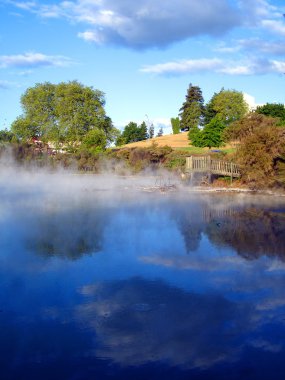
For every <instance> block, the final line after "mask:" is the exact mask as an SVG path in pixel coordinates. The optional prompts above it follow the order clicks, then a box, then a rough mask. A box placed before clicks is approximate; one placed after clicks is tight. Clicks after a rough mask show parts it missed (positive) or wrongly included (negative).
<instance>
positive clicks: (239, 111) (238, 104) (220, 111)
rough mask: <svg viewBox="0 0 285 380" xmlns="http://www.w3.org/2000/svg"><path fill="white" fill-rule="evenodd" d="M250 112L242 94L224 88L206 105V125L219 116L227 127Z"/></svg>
mask: <svg viewBox="0 0 285 380" xmlns="http://www.w3.org/2000/svg"><path fill="white" fill-rule="evenodd" d="M248 110H249V109H248V105H247V103H246V101H245V100H244V97H243V94H242V92H239V91H236V90H225V89H223V88H222V89H221V91H220V92H218V93H215V94H214V95H213V96H212V98H211V99H210V101H209V102H208V104H207V105H206V111H205V114H206V119H207V120H206V123H209V122H210V121H211V119H213V118H214V117H215V116H218V117H219V119H220V120H221V121H222V122H223V123H224V124H225V125H229V124H231V123H233V122H234V121H236V120H239V119H241V118H242V117H243V116H245V115H246V113H247V112H248Z"/></svg>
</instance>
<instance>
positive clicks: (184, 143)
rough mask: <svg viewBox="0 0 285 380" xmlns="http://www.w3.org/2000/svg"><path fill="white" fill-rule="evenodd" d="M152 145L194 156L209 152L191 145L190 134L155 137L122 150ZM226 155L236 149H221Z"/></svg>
mask: <svg viewBox="0 0 285 380" xmlns="http://www.w3.org/2000/svg"><path fill="white" fill-rule="evenodd" d="M152 144H156V145H157V146H165V145H167V146H170V147H171V148H173V149H182V150H187V151H189V153H193V154H195V153H196V154H205V153H208V152H209V149H208V148H197V147H194V146H192V145H190V142H189V140H188V132H182V133H179V134H177V135H165V136H160V137H154V138H152V139H149V140H144V141H138V142H134V143H129V144H126V145H123V146H122V147H121V148H147V147H150V146H151V145H152ZM219 150H222V151H224V152H226V153H231V152H232V151H233V150H234V149H233V148H232V146H230V145H226V146H225V147H223V148H219Z"/></svg>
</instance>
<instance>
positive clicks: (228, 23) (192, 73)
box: [0, 0, 285, 133]
mask: <svg viewBox="0 0 285 380" xmlns="http://www.w3.org/2000/svg"><path fill="white" fill-rule="evenodd" d="M284 13H285V1H283V0H282V1H281V0H164V1H161V0H73V1H71V0H70V1H55V0H54V1H51V0H43V1H37V0H29V1H20V0H15V1H14V0H0V129H3V128H5V127H8V128H9V126H10V124H11V122H12V121H13V120H15V118H16V117H17V116H19V115H20V114H21V112H22V111H21V106H20V97H21V95H22V94H23V93H24V92H25V90H26V89H27V88H28V87H31V86H34V85H35V84H36V83H42V82H46V81H49V82H52V83H58V82H61V81H69V80H75V79H76V80H78V81H80V82H81V83H83V84H84V85H88V86H93V87H94V88H97V89H99V90H101V91H103V92H104V93H105V98H106V111H107V114H108V116H110V117H111V118H112V120H113V123H114V125H115V126H117V127H122V126H124V125H126V124H127V123H128V122H129V121H136V122H141V121H143V120H145V121H151V122H153V123H154V124H155V125H156V126H158V125H159V124H163V125H164V126H165V127H164V128H165V133H167V132H168V131H169V127H167V124H169V119H170V117H175V116H177V115H178V112H179V108H180V107H181V105H182V102H183V101H184V99H185V94H186V91H187V88H188V85H189V83H193V84H194V85H198V86H200V87H201V89H202V91H203V95H204V98H205V101H208V100H209V99H210V98H211V96H212V95H213V93H214V92H215V91H219V90H220V89H221V88H222V87H224V88H226V89H236V90H238V91H242V92H245V93H246V94H248V95H250V100H251V102H253V103H256V104H263V103H266V102H278V103H279V102H280V103H284V102H285V92H284V89H285V75H284V73H285V43H284V41H285V17H284V16H283V14H284Z"/></svg>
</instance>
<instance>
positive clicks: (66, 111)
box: [12, 81, 114, 143]
mask: <svg viewBox="0 0 285 380" xmlns="http://www.w3.org/2000/svg"><path fill="white" fill-rule="evenodd" d="M21 104H22V108H23V115H22V116H20V117H18V118H17V119H16V120H15V122H14V123H13V124H12V131H13V132H14V133H15V135H16V136H17V137H18V138H20V139H23V140H27V139H29V138H31V137H38V138H41V139H42V140H43V141H54V142H67V143H68V142H80V141H82V140H83V139H84V137H85V135H86V134H87V133H88V132H89V131H90V130H92V129H97V130H98V129H100V130H102V131H103V132H104V134H105V135H106V139H107V141H108V142H111V141H112V140H113V132H114V131H113V126H112V122H111V119H110V118H109V117H107V116H106V114H105V110H104V105H105V100H104V94H103V92H101V91H99V90H95V89H93V88H92V87H87V86H83V85H82V84H81V83H79V82H77V81H72V82H62V83H59V84H52V83H49V82H45V83H38V84H36V85H35V86H34V87H31V88H28V89H27V90H26V92H25V93H24V94H23V95H22V97H21Z"/></svg>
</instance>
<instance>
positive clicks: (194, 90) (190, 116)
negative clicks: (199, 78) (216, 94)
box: [179, 83, 204, 132]
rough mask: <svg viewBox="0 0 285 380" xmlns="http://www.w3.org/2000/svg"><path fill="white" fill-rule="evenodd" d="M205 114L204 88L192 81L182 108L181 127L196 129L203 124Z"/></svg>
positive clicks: (183, 128)
mask: <svg viewBox="0 0 285 380" xmlns="http://www.w3.org/2000/svg"><path fill="white" fill-rule="evenodd" d="M203 114H204V98H203V95H202V90H201V89H200V87H198V86H193V85H192V84H191V83H190V85H189V87H188V90H187V94H186V99H185V101H184V103H183V104H182V107H181V108H180V114H179V115H180V118H181V120H180V127H181V129H182V130H184V131H185V130H189V132H191V130H195V129H196V128H197V127H198V126H199V125H200V124H202V120H203Z"/></svg>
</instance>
